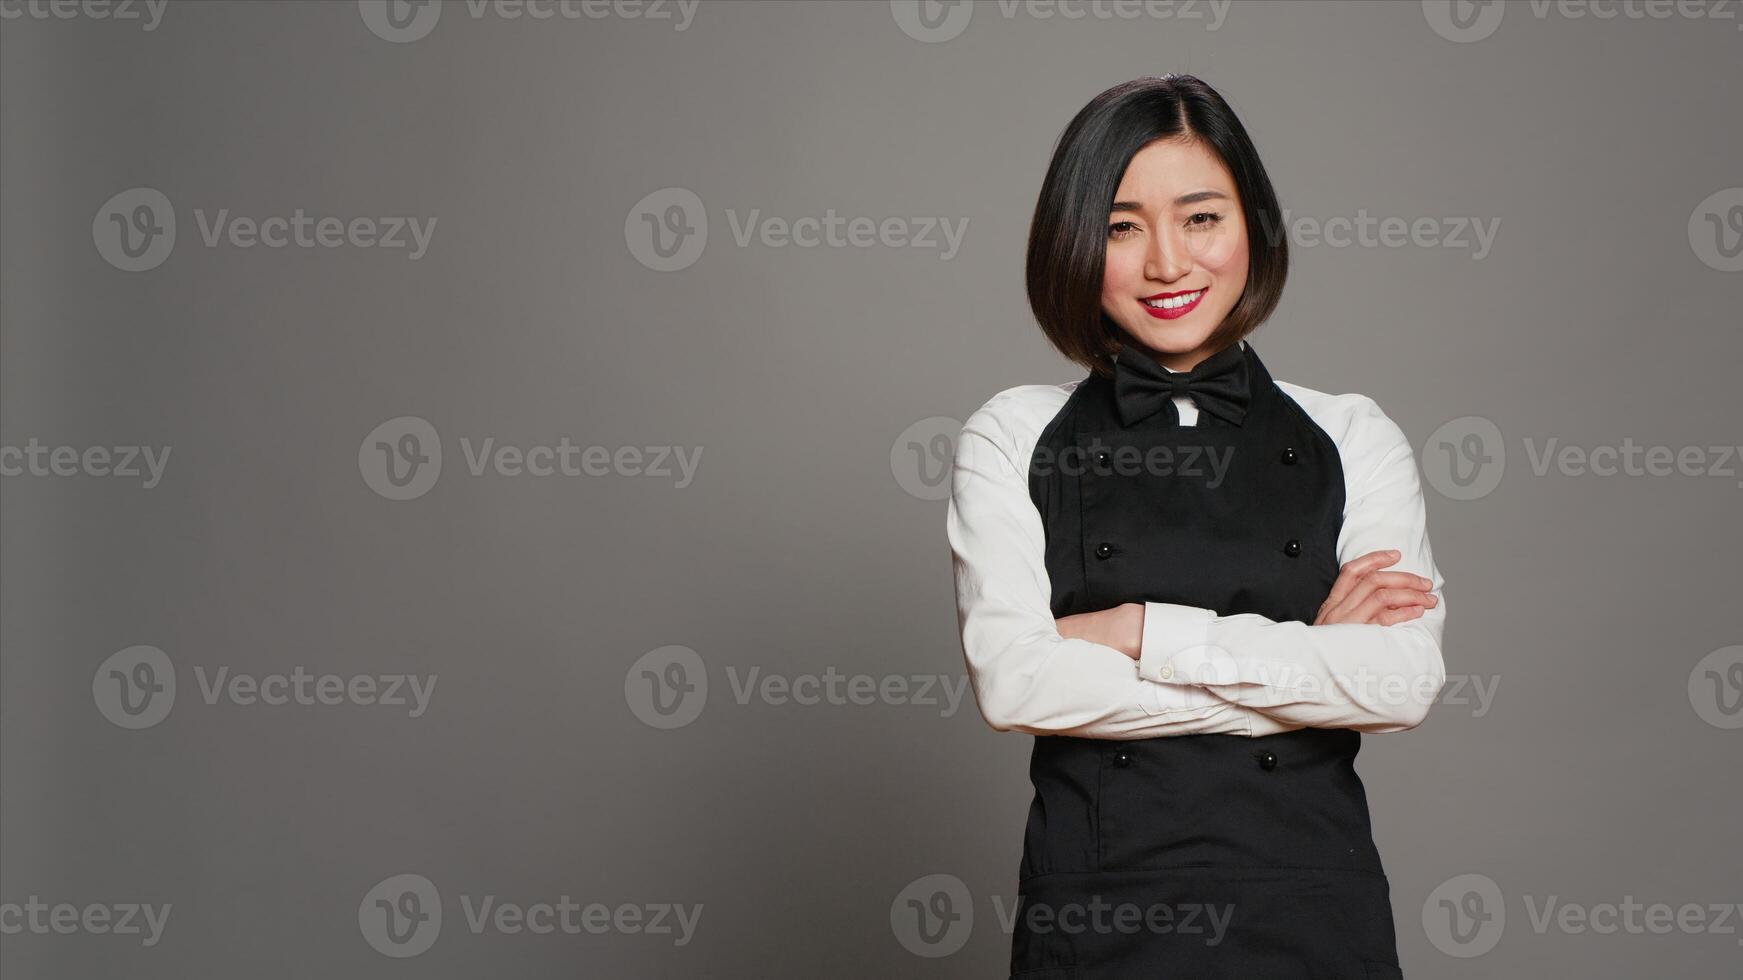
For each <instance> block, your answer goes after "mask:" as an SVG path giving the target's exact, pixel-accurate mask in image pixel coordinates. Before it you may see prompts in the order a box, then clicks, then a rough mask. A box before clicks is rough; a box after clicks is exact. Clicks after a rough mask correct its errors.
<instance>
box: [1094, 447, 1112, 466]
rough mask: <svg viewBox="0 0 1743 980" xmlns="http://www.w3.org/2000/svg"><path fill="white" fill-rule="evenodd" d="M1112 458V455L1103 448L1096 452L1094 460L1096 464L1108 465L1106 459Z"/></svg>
mask: <svg viewBox="0 0 1743 980" xmlns="http://www.w3.org/2000/svg"><path fill="white" fill-rule="evenodd" d="M1112 458H1113V457H1112V456H1109V455H1108V452H1107V450H1105V449H1104V450H1102V451H1101V452H1098V453H1096V454H1095V461H1096V463H1097V464H1098V465H1101V466H1106V465H1108V460H1110V459H1112Z"/></svg>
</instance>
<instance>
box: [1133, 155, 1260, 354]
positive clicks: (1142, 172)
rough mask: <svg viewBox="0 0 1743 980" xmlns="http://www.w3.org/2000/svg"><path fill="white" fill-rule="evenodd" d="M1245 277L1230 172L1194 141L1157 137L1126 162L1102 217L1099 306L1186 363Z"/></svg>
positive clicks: (1203, 350)
mask: <svg viewBox="0 0 1743 980" xmlns="http://www.w3.org/2000/svg"><path fill="white" fill-rule="evenodd" d="M1246 285H1247V226H1246V222H1245V220H1244V219H1243V218H1242V217H1241V200H1240V197H1239V195H1238V194H1236V192H1235V179H1234V176H1233V175H1232V174H1230V173H1229V170H1228V168H1227V167H1225V166H1223V164H1222V161H1221V160H1218V159H1217V158H1216V155H1215V154H1214V153H1212V152H1210V150H1208V149H1206V148H1205V147H1203V146H1202V145H1200V144H1199V143H1198V142H1197V141H1196V140H1195V141H1191V142H1181V141H1178V140H1163V141H1160V142H1156V143H1151V144H1150V145H1149V146H1146V147H1144V148H1143V149H1142V150H1139V151H1138V152H1137V153H1136V154H1135V155H1133V157H1132V162H1131V163H1129V164H1128V165H1127V166H1126V173H1125V175H1124V176H1123V177H1121V178H1120V186H1119V190H1118V191H1117V192H1116V193H1115V194H1114V207H1113V211H1112V213H1110V214H1109V215H1108V250H1107V267H1106V270H1105V272H1104V273H1103V276H1102V293H1101V302H1102V309H1103V310H1104V311H1106V312H1107V315H1108V316H1109V317H1110V318H1111V319H1112V320H1113V321H1114V322H1115V323H1117V324H1119V325H1120V326H1121V327H1124V328H1125V330H1126V332H1127V333H1129V334H1131V335H1132V336H1133V337H1135V338H1137V339H1138V340H1139V341H1140V342H1142V343H1143V344H1144V345H1145V346H1146V347H1149V348H1150V349H1151V350H1153V351H1155V352H1156V353H1157V354H1158V355H1159V356H1158V357H1157V360H1159V361H1160V362H1161V363H1162V365H1163V366H1164V367H1167V368H1168V369H1170V370H1173V371H1187V370H1190V369H1191V368H1192V366H1193V365H1195V364H1197V363H1198V362H1199V361H1202V360H1204V359H1205V358H1206V357H1209V356H1210V355H1212V354H1214V353H1216V351H1214V350H1210V349H1208V348H1207V347H1206V346H1205V341H1206V340H1207V339H1209V337H1210V335H1211V333H1212V332H1214V331H1215V330H1216V328H1217V327H1218V326H1220V325H1221V324H1222V322H1223V318H1224V317H1226V316H1228V313H1229V310H1231V309H1233V308H1234V305H1235V301H1236V300H1238V299H1240V298H1241V292H1242V291H1243V290H1244V289H1246Z"/></svg>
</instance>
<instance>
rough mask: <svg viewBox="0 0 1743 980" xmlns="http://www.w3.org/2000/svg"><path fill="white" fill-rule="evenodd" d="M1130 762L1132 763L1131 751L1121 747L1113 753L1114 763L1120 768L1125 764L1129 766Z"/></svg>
mask: <svg viewBox="0 0 1743 980" xmlns="http://www.w3.org/2000/svg"><path fill="white" fill-rule="evenodd" d="M1131 764H1132V753H1130V752H1128V751H1127V750H1125V749H1121V750H1119V751H1118V752H1115V753H1114V765H1116V766H1119V767H1120V768H1121V769H1124V768H1126V767H1127V766H1130V765H1131Z"/></svg>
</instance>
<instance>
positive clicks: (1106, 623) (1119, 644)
mask: <svg viewBox="0 0 1743 980" xmlns="http://www.w3.org/2000/svg"><path fill="white" fill-rule="evenodd" d="M1054 623H1056V624H1057V625H1058V627H1059V635H1060V636H1063V637H1065V638H1067V639H1076V640H1089V641H1090V642H1091V643H1100V644H1101V645H1102V646H1107V647H1113V648H1114V649H1115V650H1118V651H1120V652H1121V653H1123V654H1125V655H1126V656H1128V657H1131V658H1132V659H1133V660H1136V659H1138V654H1139V653H1140V652H1141V651H1142V649H1143V646H1144V604H1143V603H1141V602H1127V603H1124V604H1122V605H1118V606H1114V607H1112V608H1111V609H1100V610H1097V611H1095V612H1087V613H1076V614H1074V615H1071V616H1062V617H1060V618H1058V619H1056V620H1054Z"/></svg>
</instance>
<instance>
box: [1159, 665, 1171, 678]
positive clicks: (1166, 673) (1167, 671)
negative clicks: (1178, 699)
mask: <svg viewBox="0 0 1743 980" xmlns="http://www.w3.org/2000/svg"><path fill="white" fill-rule="evenodd" d="M1158 673H1160V674H1161V675H1162V679H1163V680H1167V679H1168V678H1170V677H1173V676H1174V665H1173V664H1163V665H1162V669H1161V670H1160V671H1158Z"/></svg>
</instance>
